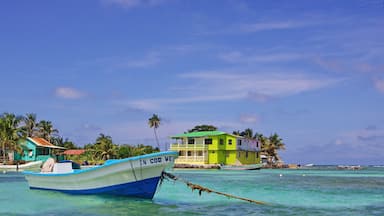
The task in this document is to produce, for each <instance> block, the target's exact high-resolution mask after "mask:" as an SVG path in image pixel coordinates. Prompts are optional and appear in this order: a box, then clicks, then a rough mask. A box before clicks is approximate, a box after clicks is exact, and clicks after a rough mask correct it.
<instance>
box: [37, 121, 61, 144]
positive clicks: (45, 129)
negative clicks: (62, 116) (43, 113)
mask: <svg viewBox="0 0 384 216" xmlns="http://www.w3.org/2000/svg"><path fill="white" fill-rule="evenodd" d="M37 127H38V135H39V136H40V137H41V138H44V139H46V140H47V141H48V142H51V141H52V140H51V138H52V137H53V136H56V135H57V134H58V133H59V131H58V130H57V129H55V128H54V127H53V125H52V122H50V121H45V120H41V121H40V122H39V123H37Z"/></svg>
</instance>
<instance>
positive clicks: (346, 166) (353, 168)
mask: <svg viewBox="0 0 384 216" xmlns="http://www.w3.org/2000/svg"><path fill="white" fill-rule="evenodd" d="M337 169H347V170H360V169H362V167H361V166H360V165H357V166H351V165H339V166H337Z"/></svg>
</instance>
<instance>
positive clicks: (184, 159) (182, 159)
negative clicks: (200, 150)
mask: <svg viewBox="0 0 384 216" xmlns="http://www.w3.org/2000/svg"><path fill="white" fill-rule="evenodd" d="M175 162H176V163H208V157H207V156H205V157H204V156H179V157H178V158H177V159H176V161H175Z"/></svg>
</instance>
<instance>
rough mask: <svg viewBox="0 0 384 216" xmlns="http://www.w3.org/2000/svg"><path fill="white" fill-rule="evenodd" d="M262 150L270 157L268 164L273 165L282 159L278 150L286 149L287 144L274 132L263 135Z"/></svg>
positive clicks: (261, 139)
mask: <svg viewBox="0 0 384 216" xmlns="http://www.w3.org/2000/svg"><path fill="white" fill-rule="evenodd" d="M260 141H261V152H262V153H263V154H265V155H266V156H267V157H268V164H269V165H272V164H273V163H274V162H278V161H280V160H281V158H280V156H279V154H278V151H279V150H285V144H284V143H283V140H282V139H281V138H280V137H279V135H277V133H274V134H272V135H270V136H269V137H264V136H262V135H261V137H260Z"/></svg>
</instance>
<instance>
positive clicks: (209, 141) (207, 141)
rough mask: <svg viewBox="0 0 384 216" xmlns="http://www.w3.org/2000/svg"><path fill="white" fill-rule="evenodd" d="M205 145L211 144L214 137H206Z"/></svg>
mask: <svg viewBox="0 0 384 216" xmlns="http://www.w3.org/2000/svg"><path fill="white" fill-rule="evenodd" d="M204 143H205V145H210V144H212V139H204Z"/></svg>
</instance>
